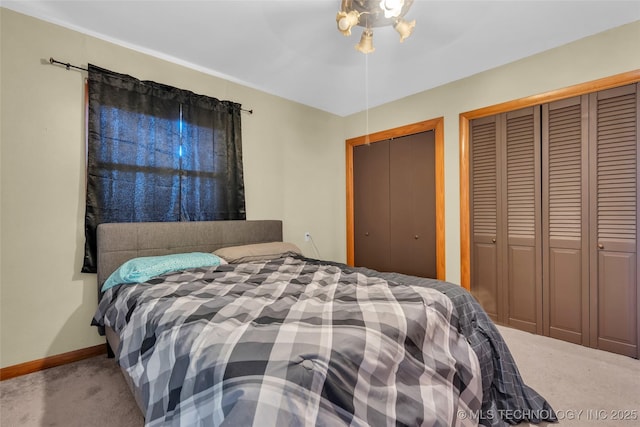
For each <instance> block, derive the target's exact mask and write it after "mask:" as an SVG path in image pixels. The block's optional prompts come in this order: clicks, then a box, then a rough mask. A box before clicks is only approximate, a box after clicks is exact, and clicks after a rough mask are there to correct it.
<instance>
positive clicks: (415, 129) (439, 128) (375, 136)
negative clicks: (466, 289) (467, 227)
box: [345, 117, 446, 280]
mask: <svg viewBox="0 0 640 427" xmlns="http://www.w3.org/2000/svg"><path fill="white" fill-rule="evenodd" d="M431 130H432V131H434V140H435V184H436V188H435V190H436V206H435V209H436V275H437V279H438V280H445V277H446V263H445V238H444V117H438V118H435V119H431V120H426V121H423V122H418V123H413V124H409V125H406V126H400V127H397V128H393V129H388V130H384V131H380V132H376V133H372V134H369V135H363V136H359V137H356V138H351V139H347V140H346V141H345V145H346V161H347V264H349V265H354V252H355V249H354V223H353V149H354V147H356V146H358V145H364V144H371V143H374V142H378V141H384V140H386V139H393V138H399V137H401V136H408V135H413V134H416V133H421V132H427V131H431Z"/></svg>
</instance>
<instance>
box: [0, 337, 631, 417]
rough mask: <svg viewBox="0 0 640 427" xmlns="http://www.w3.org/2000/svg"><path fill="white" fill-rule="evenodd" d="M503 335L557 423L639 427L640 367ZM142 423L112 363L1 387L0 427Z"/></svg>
mask: <svg viewBox="0 0 640 427" xmlns="http://www.w3.org/2000/svg"><path fill="white" fill-rule="evenodd" d="M500 331H501V333H502V334H503V336H504V338H505V340H506V341H507V343H508V344H509V347H510V349H511V351H512V353H513V355H514V358H515V359H516V362H517V363H518V366H519V369H520V373H521V374H522V376H523V378H524V379H525V382H526V383H527V384H528V385H529V386H531V387H532V388H534V389H535V390H537V391H538V392H539V393H540V394H542V395H543V396H544V397H545V398H546V399H547V400H548V401H549V402H550V403H551V406H553V408H554V409H555V410H556V411H557V412H558V416H559V418H560V421H561V423H560V425H562V426H576V427H577V426H593V427H609V426H612V427H616V426H622V427H625V426H628V427H636V426H640V361H638V360H635V359H631V358H628V357H624V356H619V355H616V354H611V353H606V352H603V351H599V350H594V349H590V348H586V347H581V346H577V345H573V344H569V343H565V342H563V341H558V340H554V339H551V338H546V337H541V336H537V335H532V334H528V333H525V332H521V331H517V330H515V329H510V328H504V327H500ZM625 416H626V418H628V419H626V420H619V419H614V418H616V417H617V418H625ZM143 424H144V421H143V419H142V415H141V413H140V411H139V409H138V407H137V406H136V404H135V402H134V401H133V398H132V396H131V393H130V391H129V389H128V386H127V384H126V383H125V381H124V379H123V377H122V374H121V372H120V370H119V368H118V367H116V366H115V364H114V361H113V359H106V358H105V357H94V358H91V359H87V360H83V361H80V362H76V363H72V364H69V365H65V366H60V367H56V368H52V369H48V370H46V371H41V372H36V373H33V374H29V375H25V376H22V377H18V378H13V379H10V380H6V381H2V382H0V426H2V427H35V426H59V427H75V426H78V427H91V426H104V427H141V426H142V425H143Z"/></svg>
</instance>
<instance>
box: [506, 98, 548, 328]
mask: <svg viewBox="0 0 640 427" xmlns="http://www.w3.org/2000/svg"><path fill="white" fill-rule="evenodd" d="M503 116H504V119H503V120H504V124H503V126H502V128H501V132H502V138H501V139H502V141H503V143H502V144H501V146H502V150H501V158H502V161H501V164H500V165H499V169H500V171H501V173H500V179H501V188H502V195H501V198H502V199H503V200H504V203H502V205H501V208H502V215H501V217H502V221H501V224H500V225H501V227H502V228H503V229H504V233H505V235H506V239H502V241H500V242H499V243H500V244H499V245H498V248H499V250H502V251H504V254H503V256H502V259H503V260H504V261H503V262H502V264H501V265H500V264H499V265H500V266H501V268H502V272H501V275H502V280H503V286H504V290H505V292H504V294H503V297H504V298H505V301H504V304H505V321H506V323H507V324H508V325H510V326H513V327H516V328H518V329H522V330H525V331H528V332H532V333H539V334H541V333H542V332H543V330H542V257H541V251H542V246H541V243H542V242H541V236H542V230H541V180H540V171H541V165H540V160H541V158H540V156H541V153H540V151H541V150H540V107H538V106H536V107H530V108H525V109H522V110H518V111H513V112H509V113H505V114H504V115H503Z"/></svg>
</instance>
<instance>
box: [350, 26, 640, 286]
mask: <svg viewBox="0 0 640 427" xmlns="http://www.w3.org/2000/svg"><path fill="white" fill-rule="evenodd" d="M636 69H640V21H636V22H634V23H631V24H628V25H625V26H622V27H618V28H615V29H613V30H610V31H607V32H604V33H601V34H597V35H595V36H592V37H587V38H584V39H582V40H578V41H576V42H574V43H570V44H567V45H565V46H561V47H559V48H556V49H552V50H549V51H547V52H543V53H541V54H538V55H534V56H530V57H528V58H525V59H523V60H520V61H517V62H514V63H511V64H507V65H505V66H502V67H499V68H495V69H492V70H489V71H486V72H483V73H480V74H476V75H474V76H472V77H469V78H466V79H462V80H458V81H455V82H453V83H450V84H447V85H443V86H439V87H437V88H435V89H432V90H428V91H425V92H422V93H419V94H417V95H413V96H410V97H407V98H404V99H401V100H399V101H395V102H391V103H388V104H385V105H382V106H380V107H378V108H375V109H371V110H370V111H369V123H370V124H369V132H370V133H373V132H377V131H380V130H385V129H391V128H395V127H398V126H403V125H406V124H410V123H415V122H420V121H424V120H428V119H432V118H436V117H444V121H445V126H444V127H445V129H444V135H445V153H444V155H445V236H446V256H445V258H446V279H447V281H450V282H453V283H460V215H459V214H460V192H459V189H460V179H459V173H460V168H459V126H458V125H459V115H460V113H463V112H467V111H471V110H476V109H479V108H483V107H488V106H491V105H495V104H498V103H501V102H505V101H511V100H516V99H520V98H524V97H528V96H531V95H536V94H541V93H545V92H549V91H552V90H555V89H561V88H564V87H567V86H572V85H575V84H578V83H583V82H588V81H592V80H596V79H599V78H602V77H607V76H611V75H614V74H619V73H623V72H626V71H632V70H636ZM363 116H364V114H363V113H359V114H354V115H352V116H349V117H347V118H346V123H345V137H346V138H353V137H356V136H360V135H363V134H364V133H366V132H365V131H364V129H366V128H365V125H364V123H366V121H365V118H364V117H363Z"/></svg>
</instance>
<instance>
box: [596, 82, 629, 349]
mask: <svg viewBox="0 0 640 427" xmlns="http://www.w3.org/2000/svg"><path fill="white" fill-rule="evenodd" d="M637 87H638V85H637V84H634V85H629V86H623V87H620V88H615V89H610V90H606V91H601V92H597V93H595V94H591V95H590V99H589V106H590V114H589V116H590V119H591V126H590V144H589V148H590V156H591V158H592V165H593V166H594V167H593V168H592V170H591V174H590V185H591V192H592V193H591V197H592V200H593V201H594V203H593V204H592V206H591V226H592V234H591V240H592V243H591V248H590V249H591V258H590V262H591V278H590V279H591V282H590V285H591V302H592V306H591V345H594V344H595V345H597V347H598V348H600V349H603V350H607V351H612V352H616V353H621V354H626V355H629V356H632V357H637V356H638V327H637V324H638V320H637V317H638V296H637V281H638V272H637V214H638V186H637V183H638V109H639V108H638V97H637Z"/></svg>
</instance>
